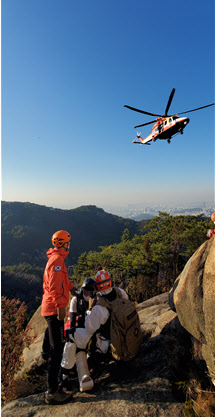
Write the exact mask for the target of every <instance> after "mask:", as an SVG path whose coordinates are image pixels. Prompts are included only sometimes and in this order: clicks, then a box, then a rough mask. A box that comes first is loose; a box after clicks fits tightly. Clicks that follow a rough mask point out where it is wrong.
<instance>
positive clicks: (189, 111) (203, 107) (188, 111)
mask: <svg viewBox="0 0 215 417" xmlns="http://www.w3.org/2000/svg"><path fill="white" fill-rule="evenodd" d="M214 105H215V103H212V104H207V106H202V107H198V108H197V109H193V110H187V111H183V112H181V113H177V115H178V114H184V113H191V112H192V111H196V110H201V109H205V107H210V106H214Z"/></svg>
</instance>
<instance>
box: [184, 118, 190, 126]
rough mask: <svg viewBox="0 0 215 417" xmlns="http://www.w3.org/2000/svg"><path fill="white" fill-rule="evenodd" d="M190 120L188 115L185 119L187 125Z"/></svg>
mask: <svg viewBox="0 0 215 417" xmlns="http://www.w3.org/2000/svg"><path fill="white" fill-rule="evenodd" d="M189 121H190V119H189V117H186V118H185V120H184V125H185V126H186V125H188V123H189Z"/></svg>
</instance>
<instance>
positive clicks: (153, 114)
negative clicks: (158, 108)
mask: <svg viewBox="0 0 215 417" xmlns="http://www.w3.org/2000/svg"><path fill="white" fill-rule="evenodd" d="M124 107H127V109H130V110H133V111H137V112H138V113H143V114H147V115H148V116H159V117H161V116H162V115H161V114H155V113H149V112H148V111H144V110H139V109H136V108H135V107H131V106H127V105H125V106H124Z"/></svg>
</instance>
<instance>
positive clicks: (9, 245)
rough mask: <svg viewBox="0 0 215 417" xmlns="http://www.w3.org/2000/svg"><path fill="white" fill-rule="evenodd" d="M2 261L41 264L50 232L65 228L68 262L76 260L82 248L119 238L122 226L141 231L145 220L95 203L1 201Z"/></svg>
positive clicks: (86, 248) (48, 244) (8, 263)
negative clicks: (57, 205) (62, 205)
mask: <svg viewBox="0 0 215 417" xmlns="http://www.w3.org/2000/svg"><path fill="white" fill-rule="evenodd" d="M1 210H2V265H3V266H5V265H15V264H16V265H17V264H20V263H21V264H22V263H30V264H31V265H34V266H43V267H44V265H45V263H46V252H47V250H48V248H49V247H50V246H51V236H52V235H53V233H54V232H55V231H56V230H60V229H65V230H68V232H69V233H70V234H71V236H72V239H71V251H70V254H69V257H68V263H69V264H70V265H71V264H74V263H76V261H77V259H78V256H80V255H81V253H82V252H84V251H89V250H92V249H93V250H97V249H98V247H99V246H100V245H108V244H111V243H114V242H120V237H121V235H122V232H123V230H124V229H125V228H128V229H129V231H130V233H131V236H134V234H135V233H142V231H143V226H144V224H146V223H147V221H143V222H135V221H134V220H129V219H124V218H122V217H118V216H114V215H112V214H109V213H106V212H105V211H104V210H103V209H100V208H97V207H96V206H82V207H79V208H76V209H72V210H61V209H53V208H50V207H46V206H40V205H37V204H31V203H19V202H4V201H3V202H2V204H1Z"/></svg>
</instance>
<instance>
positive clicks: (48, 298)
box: [41, 230, 75, 404]
mask: <svg viewBox="0 0 215 417" xmlns="http://www.w3.org/2000/svg"><path fill="white" fill-rule="evenodd" d="M70 239H71V236H70V234H69V233H68V232H67V231H65V230H59V231H57V232H55V233H54V234H53V236H52V244H53V246H54V248H51V249H49V250H48V252H47V254H46V255H47V257H48V262H47V264H46V267H45V271H44V278H43V298H42V309H41V315H42V316H43V317H44V318H45V319H46V321H47V325H48V327H47V329H46V332H45V338H44V343H45V340H46V343H47V339H48V345H49V349H48V351H47V360H48V377H47V388H48V389H47V391H46V392H45V402H46V404H63V403H65V402H67V401H69V400H70V399H71V398H72V394H71V393H65V392H63V391H62V390H60V389H59V388H58V374H59V370H60V363H61V358H62V353H63V347H64V337H63V334H64V318H65V316H66V307H67V304H68V302H69V291H71V292H72V293H75V289H74V287H73V284H72V283H71V282H70V281H69V278H68V273H67V269H66V266H65V262H64V260H65V258H66V257H67V256H68V254H69V248H70ZM43 345H44V344H43ZM43 347H44V346H43Z"/></svg>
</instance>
